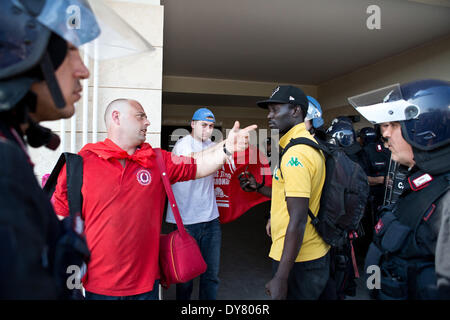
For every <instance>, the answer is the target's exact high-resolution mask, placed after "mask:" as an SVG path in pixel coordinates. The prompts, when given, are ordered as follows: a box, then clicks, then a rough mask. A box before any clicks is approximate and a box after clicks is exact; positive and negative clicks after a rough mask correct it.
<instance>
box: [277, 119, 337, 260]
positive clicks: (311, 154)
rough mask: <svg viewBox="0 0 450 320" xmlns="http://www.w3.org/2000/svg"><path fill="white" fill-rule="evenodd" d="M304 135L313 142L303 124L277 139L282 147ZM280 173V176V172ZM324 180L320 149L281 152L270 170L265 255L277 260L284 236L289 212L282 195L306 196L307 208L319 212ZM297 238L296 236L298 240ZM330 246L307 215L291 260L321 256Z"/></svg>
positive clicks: (302, 147) (280, 252) (306, 148)
mask: <svg viewBox="0 0 450 320" xmlns="http://www.w3.org/2000/svg"><path fill="white" fill-rule="evenodd" d="M300 137H305V138H308V139H311V140H313V141H314V142H315V140H314V138H313V136H312V135H311V134H310V133H309V132H308V131H307V130H306V127H305V124H304V123H300V124H297V125H296V126H294V127H292V128H291V129H290V130H289V131H288V132H287V133H286V134H285V135H284V136H283V137H282V138H281V139H280V147H281V148H284V147H286V145H287V144H288V143H289V141H290V140H291V139H292V138H300ZM280 168H281V172H282V173H283V176H281V174H280ZM324 182H325V158H324V156H323V154H322V152H321V151H319V150H317V149H315V148H313V147H310V146H307V145H304V144H300V145H296V146H293V147H291V148H289V150H288V151H287V152H286V153H285V154H284V156H283V159H281V165H279V167H277V168H276V169H275V171H274V175H273V179H272V206H271V210H270V211H271V212H270V218H271V232H272V247H271V249H270V253H269V257H271V258H272V259H274V260H277V261H280V260H281V255H282V253H283V247H284V238H285V235H286V229H287V226H288V224H289V213H288V210H287V204H286V199H285V197H302V198H309V209H310V210H311V212H312V213H313V214H314V215H315V216H316V215H317V213H318V212H319V206H320V196H321V195H322V187H323V184H324ZM299 241H300V239H299ZM329 249H330V246H329V245H328V244H326V243H325V242H324V241H323V239H322V237H320V236H319V234H318V233H317V231H316V230H315V228H314V226H313V225H312V224H311V219H310V217H309V216H308V221H307V223H306V228H305V234H304V237H303V242H302V246H301V248H300V252H299V254H298V256H297V258H296V259H295V262H301V261H310V260H315V259H319V258H321V257H323V256H324V255H325V254H326V253H327V252H328V250H329Z"/></svg>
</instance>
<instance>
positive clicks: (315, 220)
mask: <svg viewBox="0 0 450 320" xmlns="http://www.w3.org/2000/svg"><path fill="white" fill-rule="evenodd" d="M298 144H306V145H307V146H310V147H313V148H315V149H317V150H322V151H323V152H324V153H325V154H326V155H329V154H330V150H328V148H327V147H325V146H324V145H323V144H319V143H317V142H314V141H312V140H311V139H308V138H304V137H301V138H293V139H291V140H290V141H289V143H288V144H287V145H286V147H284V148H281V152H280V157H279V162H278V167H279V168H280V174H281V176H283V173H282V172H281V158H282V157H283V156H284V154H285V153H286V152H287V150H288V149H289V148H290V147H293V146H295V145H298ZM308 216H309V217H310V218H311V223H312V225H313V226H316V225H317V224H318V223H319V219H318V218H317V217H316V216H314V214H313V213H312V212H311V210H310V209H309V208H308Z"/></svg>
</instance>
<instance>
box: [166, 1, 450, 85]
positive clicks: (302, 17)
mask: <svg viewBox="0 0 450 320" xmlns="http://www.w3.org/2000/svg"><path fill="white" fill-rule="evenodd" d="M161 4H162V5H164V56H163V73H164V75H171V76H187V77H203V78H217V79H236V80H250V81H267V82H278V83H297V84H311V85H318V84H321V83H323V82H326V81H328V80H331V79H333V78H335V77H337V76H340V75H343V74H346V73H349V72H352V71H354V70H356V69H358V68H361V67H363V66H366V65H369V64H373V63H375V62H377V61H379V60H381V59H384V58H387V57H390V56H392V55H396V54H398V53H401V52H404V51H407V50H409V49H412V48H414V47H417V46H420V45H423V44H425V43H427V42H430V41H432V40H435V39H438V38H441V37H443V36H445V35H447V34H450V1H447V0H410V1H408V0H384V1H380V0H378V1H377V0H370V1H366V0H161ZM369 5H378V6H379V7H380V9H381V29H380V30H369V29H368V28H367V26H366V21H367V19H368V18H369V16H370V14H368V13H366V10H367V7H368V6H369Z"/></svg>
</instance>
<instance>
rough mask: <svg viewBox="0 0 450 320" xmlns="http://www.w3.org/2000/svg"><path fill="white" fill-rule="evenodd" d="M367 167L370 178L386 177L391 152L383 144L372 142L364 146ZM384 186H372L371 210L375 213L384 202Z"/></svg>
mask: <svg viewBox="0 0 450 320" xmlns="http://www.w3.org/2000/svg"><path fill="white" fill-rule="evenodd" d="M363 150H364V153H365V157H366V163H367V167H366V168H365V169H366V174H367V176H368V177H386V175H387V170H388V168H389V160H390V157H391V152H390V151H389V149H386V148H385V147H384V145H383V144H382V143H379V142H372V143H369V144H367V145H366V146H364V148H363ZM384 191H385V186H384V184H378V185H373V186H370V196H371V198H370V199H369V202H370V205H371V206H372V208H370V210H371V211H372V212H373V213H376V211H377V210H378V209H379V207H380V206H381V205H382V204H383V200H384Z"/></svg>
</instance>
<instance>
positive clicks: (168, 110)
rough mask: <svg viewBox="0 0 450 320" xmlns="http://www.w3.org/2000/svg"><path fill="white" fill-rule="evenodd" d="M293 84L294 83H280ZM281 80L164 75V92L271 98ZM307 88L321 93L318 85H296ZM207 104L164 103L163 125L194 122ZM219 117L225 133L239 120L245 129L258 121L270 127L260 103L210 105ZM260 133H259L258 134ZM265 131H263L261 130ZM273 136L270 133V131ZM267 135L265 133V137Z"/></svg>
mask: <svg viewBox="0 0 450 320" xmlns="http://www.w3.org/2000/svg"><path fill="white" fill-rule="evenodd" d="M280 84H292V83H280ZM277 85H279V83H275V82H254V81H238V80H226V79H206V78H193V77H176V76H164V78H163V90H164V92H179V93H201V94H217V95H232V96H233V95H235V96H253V97H269V96H270V94H271V93H272V91H273V89H275V88H276V86H277ZM292 85H295V86H298V87H300V88H302V89H303V91H304V92H305V93H306V94H307V95H311V96H314V97H316V96H317V86H311V85H302V84H292ZM203 106H204V105H169V104H164V105H163V109H162V118H163V120H162V124H163V125H180V126H185V125H189V124H190V119H191V118H192V115H193V114H194V112H195V110H197V109H198V108H199V107H203ZM206 107H208V108H210V109H211V111H212V112H213V113H214V116H215V117H216V121H217V125H220V126H221V127H222V131H223V134H225V133H226V129H231V128H232V127H233V125H234V121H236V120H238V121H239V123H240V125H241V128H243V127H245V126H248V125H251V124H256V125H258V129H267V128H268V127H267V111H266V110H263V109H261V108H258V107H257V106H256V101H255V102H254V106H253V107H248V106H241V107H240V106H221V105H208V106H206ZM258 134H259V132H258V133H257V135H258ZM261 134H262V133H261ZM269 135H270V134H269ZM264 137H265V136H264Z"/></svg>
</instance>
